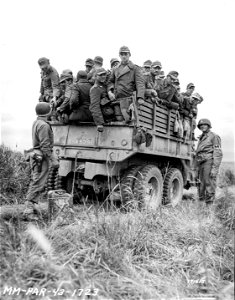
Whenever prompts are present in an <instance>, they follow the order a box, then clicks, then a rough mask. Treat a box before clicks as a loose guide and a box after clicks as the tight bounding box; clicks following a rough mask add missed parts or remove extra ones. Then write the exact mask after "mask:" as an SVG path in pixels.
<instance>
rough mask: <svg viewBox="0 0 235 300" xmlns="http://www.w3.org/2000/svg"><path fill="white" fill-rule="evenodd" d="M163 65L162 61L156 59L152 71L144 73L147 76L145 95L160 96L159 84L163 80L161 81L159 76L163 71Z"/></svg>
mask: <svg viewBox="0 0 235 300" xmlns="http://www.w3.org/2000/svg"><path fill="white" fill-rule="evenodd" d="M161 68H162V65H161V63H160V61H154V62H153V63H152V65H151V68H150V72H149V73H148V74H145V75H144V78H145V97H151V98H152V100H153V99H157V98H158V94H157V91H156V90H157V86H158V85H159V84H160V82H162V80H161V81H160V82H159V79H157V76H158V75H159V74H160V72H161Z"/></svg>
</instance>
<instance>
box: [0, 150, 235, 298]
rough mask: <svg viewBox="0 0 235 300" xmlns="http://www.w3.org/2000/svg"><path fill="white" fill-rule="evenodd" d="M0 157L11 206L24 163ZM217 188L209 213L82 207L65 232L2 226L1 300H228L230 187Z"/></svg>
mask: <svg viewBox="0 0 235 300" xmlns="http://www.w3.org/2000/svg"><path fill="white" fill-rule="evenodd" d="M0 154H1V155H0V157H1V160H0V162H1V164H0V166H1V168H2V169H3V171H4V173H3V174H2V175H1V176H2V177H1V178H5V181H4V185H3V187H2V191H1V192H3V195H5V197H7V196H8V194H9V195H10V196H11V197H12V198H11V199H13V201H15V200H14V199H15V198H16V197H18V196H17V195H20V196H22V195H24V191H25V189H24V185H23V182H24V180H26V177H27V176H26V174H22V172H24V168H18V169H17V166H16V164H17V163H16V161H17V162H18V161H19V162H21V163H22V164H23V165H24V163H25V162H24V160H23V158H22V156H20V157H18V156H16V157H17V159H16V157H14V153H13V154H12V152H9V150H8V149H6V148H4V147H1V152H0ZM17 155H18V154H17ZM3 157H4V159H5V160H4V159H2V158H3ZM6 166H9V167H6ZM14 168H16V170H17V171H16V172H14ZM5 169H6V170H5ZM21 175H22V178H21ZM18 180H20V181H19V183H18V182H17V181H18ZM7 181H8V182H7ZM10 183H12V184H10ZM221 186H223V189H222V191H223V193H220V195H219V196H218V197H217V199H216V203H215V206H214V207H213V209H211V210H210V209H208V208H206V207H205V206H204V205H203V204H199V203H198V202H197V201H192V200H187V201H183V202H182V203H181V204H180V205H179V206H177V207H175V208H172V207H171V206H164V207H160V208H159V209H158V210H157V211H156V212H148V211H142V212H140V211H138V210H135V209H133V210H132V211H129V212H127V213H123V212H121V211H120V210H119V209H116V208H113V209H111V210H108V211H107V210H105V209H104V207H103V206H93V205H91V206H89V207H88V206H85V205H84V206H78V207H76V208H75V210H76V216H77V217H76V220H75V222H73V223H71V224H70V225H68V226H61V227H60V226H57V225H56V223H52V224H47V223H46V221H44V222H37V223H35V224H34V225H35V227H29V228H28V224H27V223H24V222H23V221H21V220H18V219H15V220H11V221H9V222H3V221H2V222H1V223H0V240H1V247H0V257H1V259H0V269H1V274H0V275H1V277H0V279H1V280H0V285H1V286H0V287H1V292H2V294H1V299H4V300H5V299H40V297H37V296H36V295H34V296H32V295H31V296H30V295H28V296H26V295H25V293H24V292H22V293H20V295H18V296H17V297H13V296H12V295H11V296H9V295H8V296H7V295H6V294H4V295H3V291H4V286H8V287H9V286H13V287H21V288H22V289H28V288H32V287H34V288H39V289H42V288H46V289H47V291H52V290H53V289H55V290H57V291H58V293H59V292H60V295H58V294H57V295H56V296H55V297H54V298H53V293H52V292H50V293H49V292H48V293H47V296H48V298H47V299H69V298H72V299H85V298H86V299H88V297H85V295H84V294H83V295H81V297H79V296H78V294H79V293H80V292H81V290H80V291H79V290H78V289H84V291H85V289H97V290H98V295H97V296H93V297H90V298H89V299H135V300H136V299H182V298H183V297H186V296H198V295H210V294H216V295H217V296H218V299H221V300H222V299H228V300H230V299H233V296H232V291H233V278H234V264H233V258H234V243H233V241H234V240H233V233H234V205H235V204H234V187H231V186H230V184H228V182H227V181H225V183H224V184H223V185H221ZM63 289H64V293H63ZM74 291H77V292H75V296H76V297H72V293H73V292H74ZM93 291H94V290H93ZM62 293H63V295H62Z"/></svg>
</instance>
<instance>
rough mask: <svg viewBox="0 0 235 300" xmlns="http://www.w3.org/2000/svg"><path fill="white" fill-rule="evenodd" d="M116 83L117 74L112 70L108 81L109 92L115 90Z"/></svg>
mask: <svg viewBox="0 0 235 300" xmlns="http://www.w3.org/2000/svg"><path fill="white" fill-rule="evenodd" d="M114 83H115V72H114V70H112V71H111V73H110V75H109V78H108V81H107V90H108V92H109V91H112V90H113V89H114Z"/></svg>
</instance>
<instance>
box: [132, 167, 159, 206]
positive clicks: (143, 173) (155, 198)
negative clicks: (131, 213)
mask: <svg viewBox="0 0 235 300" xmlns="http://www.w3.org/2000/svg"><path fill="white" fill-rule="evenodd" d="M162 190H163V178H162V174H161V171H160V170H159V168H158V167H156V166H155V165H147V166H145V167H143V168H142V169H140V171H139V172H138V175H137V178H136V180H135V183H134V196H135V200H136V201H138V202H139V203H140V206H141V207H142V208H146V209H150V210H156V208H157V207H158V206H159V205H161V203H162Z"/></svg>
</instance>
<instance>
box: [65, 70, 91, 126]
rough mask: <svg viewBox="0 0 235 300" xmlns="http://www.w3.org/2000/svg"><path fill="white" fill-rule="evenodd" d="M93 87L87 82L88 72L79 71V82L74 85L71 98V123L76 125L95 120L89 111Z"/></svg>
mask: <svg viewBox="0 0 235 300" xmlns="http://www.w3.org/2000/svg"><path fill="white" fill-rule="evenodd" d="M91 87H92V84H91V83H90V82H88V80H87V73H86V71H79V72H78V74H77V82H76V83H75V84H74V85H73V88H72V95H71V97H70V110H71V111H72V112H71V114H70V116H69V121H73V122H74V123H75V124H76V123H78V122H90V121H92V120H93V119H92V115H91V112H90V110H89V106H90V89H91Z"/></svg>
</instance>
